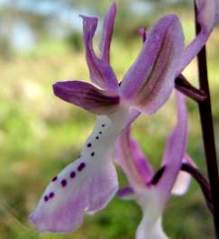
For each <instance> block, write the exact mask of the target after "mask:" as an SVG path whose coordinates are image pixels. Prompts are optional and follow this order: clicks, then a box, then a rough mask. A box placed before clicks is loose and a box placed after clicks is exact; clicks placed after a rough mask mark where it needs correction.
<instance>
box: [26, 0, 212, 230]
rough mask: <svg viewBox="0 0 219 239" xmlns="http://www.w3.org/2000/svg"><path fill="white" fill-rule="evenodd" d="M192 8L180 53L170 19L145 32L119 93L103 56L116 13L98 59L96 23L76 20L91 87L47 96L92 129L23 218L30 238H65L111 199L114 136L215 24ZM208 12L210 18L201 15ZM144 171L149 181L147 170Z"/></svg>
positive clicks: (166, 179) (164, 96) (160, 91)
mask: <svg viewBox="0 0 219 239" xmlns="http://www.w3.org/2000/svg"><path fill="white" fill-rule="evenodd" d="M197 2H198V3H200V4H198V10H199V12H198V13H199V14H198V15H199V23H200V24H201V29H202V31H201V33H200V34H199V35H198V36H197V37H196V38H195V39H194V41H193V42H192V43H191V44H190V45H189V46H188V47H187V48H186V50H185V49H184V36H183V32H182V28H181V24H180V22H179V19H178V17H177V16H176V15H167V16H164V17H162V18H161V19H160V20H158V22H157V23H156V24H155V25H154V26H153V27H152V28H151V29H150V30H149V31H148V32H147V39H146V41H145V42H144V45H143V48H142V50H141V52H140V53H139V56H138V57H137V59H136V61H135V62H134V64H133V65H132V66H131V67H130V69H129V70H128V72H127V73H126V74H125V76H124V79H123V80H122V83H121V85H120V86H119V83H118V81H117V77H116V75H115V73H114V71H113V69H112V66H111V65H110V54H109V53H110V44H111V39H112V34H113V26H114V21H115V16H116V5H115V4H112V6H111V7H110V9H109V11H108V13H107V15H106V17H105V20H104V26H103V34H102V40H101V44H100V52H101V53H100V56H97V55H96V53H95V52H94V49H93V37H94V34H95V31H96V28H97V22H98V20H97V18H96V17H85V16H82V20H83V28H84V45H85V51H86V60H87V65H88V68H89V72H90V79H91V81H92V82H93V83H94V85H93V84H90V83H87V82H82V81H65V82H57V83H55V84H54V86H53V89H54V93H55V95H56V96H58V97H60V98H61V99H63V100H64V101H67V102H69V103H71V104H74V105H77V106H79V107H82V108H84V109H86V110H87V111H90V112H92V113H95V114H96V115H97V123H96V126H95V128H94V130H93V132H92V134H91V135H90V136H89V138H88V139H87V141H86V143H85V145H84V147H83V148H82V151H81V155H80V158H78V159H76V160H75V161H73V162H72V163H70V164H69V165H68V166H67V167H66V168H65V169H63V170H62V171H61V173H59V174H58V175H57V176H56V177H54V178H53V180H52V181H51V182H50V183H49V185H48V187H47V188H46V190H45V192H44V193H43V195H42V197H41V199H40V202H39V204H38V205H37V207H36V209H35V210H34V212H33V213H32V214H31V216H30V220H31V222H32V223H33V224H34V225H35V226H36V227H37V229H38V230H40V231H52V232H68V231H73V230H75V229H76V228H78V227H79V226H80V224H81V223H82V221H83V217H84V215H85V214H86V213H88V214H89V213H94V212H96V211H98V210H101V209H103V208H104V207H105V206H106V205H107V203H108V202H109V201H110V200H111V199H112V197H113V196H114V195H115V193H116V192H117V191H118V180H117V174H116V170H115V167H114V164H113V160H112V152H113V149H114V144H115V142H116V140H117V138H118V136H119V135H120V134H121V132H122V131H123V130H124V129H125V128H126V127H127V125H128V124H130V123H131V122H132V121H133V120H134V119H135V118H137V117H138V115H139V114H140V113H141V112H143V113H146V114H152V113H155V112H156V111H157V110H158V109H159V108H160V107H162V105H163V104H164V103H165V102H166V101H167V100H168V98H169V96H170V94H171V92H172V91H173V89H174V82H175V78H176V77H177V76H178V75H179V74H180V73H181V71H182V70H183V69H184V68H185V67H186V66H187V65H188V64H189V62H190V61H191V60H192V59H193V58H194V57H195V56H196V55H197V53H198V52H199V51H200V49H201V48H202V46H203V45H204V44H205V42H206V41H207V39H208V36H209V34H210V32H211V31H212V29H213V26H214V24H215V19H216V17H215V14H214V11H213V10H214V8H213V7H212V6H213V5H214V1H213V0H212V1H204V0H203V1H201V0H200V1H197ZM208 9H210V10H211V14H209V13H208V12H207V11H208ZM95 85H96V86H95ZM182 111H184V110H182ZM180 112H181V111H180ZM180 114H183V113H180ZM183 119H184V117H183V118H182V119H179V122H178V126H177V128H176V129H175V131H174V132H173V134H172V135H171V136H170V139H169V141H168V144H173V142H174V144H175V147H170V146H167V150H166V153H165V155H168V157H169V156H170V155H171V158H167V156H164V158H165V160H166V161H165V163H167V165H170V164H171V165H170V166H168V167H166V168H165V171H164V173H163V175H162V180H160V181H159V183H158V184H157V185H156V190H155V195H154V196H155V197H157V192H159V193H161V192H162V203H161V204H160V205H158V204H157V203H156V202H154V204H153V205H152V206H153V207H158V208H154V209H151V210H155V211H157V212H156V213H155V216H157V215H158V214H159V213H160V211H162V210H161V209H162V207H163V205H165V202H166V201H167V199H168V197H169V192H170V190H171V189H172V186H173V183H174V180H175V177H176V175H177V173H178V170H179V167H180V163H179V161H180V162H181V159H182V156H183V153H184V151H185V128H186V125H185V122H184V120H183ZM182 121H183V122H182ZM175 141H176V142H175ZM147 170H148V173H149V174H150V173H151V169H149V168H148V169H147ZM149 174H145V176H144V177H148V176H149ZM137 176H138V175H136V177H137ZM173 179H174V180H173ZM130 180H131V179H130ZM136 180H137V179H136ZM140 180H142V179H140ZM154 196H153V197H154ZM141 199H143V197H141ZM143 201H144V200H143ZM143 201H142V202H141V203H142V205H144V202H143ZM145 203H147V202H146V201H145ZM155 216H154V217H155ZM150 220H152V219H150ZM153 220H154V219H153Z"/></svg>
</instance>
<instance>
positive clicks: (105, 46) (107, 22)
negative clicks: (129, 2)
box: [100, 3, 117, 63]
mask: <svg viewBox="0 0 219 239" xmlns="http://www.w3.org/2000/svg"><path fill="white" fill-rule="evenodd" d="M116 12H117V9H116V3H113V4H112V5H111V7H110V8H109V10H108V12H107V14H106V16H105V19H104V24H103V33H102V40H101V45H100V51H101V59H103V60H104V61H105V62H107V63H109V62H110V44H111V41H112V35H113V27H114V23H115V17H116Z"/></svg>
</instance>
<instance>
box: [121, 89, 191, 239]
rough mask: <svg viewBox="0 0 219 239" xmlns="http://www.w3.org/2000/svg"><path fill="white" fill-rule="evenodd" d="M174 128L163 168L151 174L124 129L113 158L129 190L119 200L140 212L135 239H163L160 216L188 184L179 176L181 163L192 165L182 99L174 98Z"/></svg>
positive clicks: (148, 164)
mask: <svg viewBox="0 0 219 239" xmlns="http://www.w3.org/2000/svg"><path fill="white" fill-rule="evenodd" d="M177 110H178V114H177V125H176V127H175V128H174V130H173V131H172V132H171V134H170V136H169V137H168V138H167V142H166V147H165V150H164V155H163V160H162V167H161V169H160V170H159V171H158V172H157V173H154V170H153V169H152V166H151V164H150V163H149V160H148V159H147V158H146V157H145V156H144V154H143V152H142V151H141V149H140V147H139V145H138V144H137V142H136V141H135V140H134V139H133V138H131V136H130V127H127V128H126V129H125V130H124V131H123V133H122V134H121V135H120V137H119V138H118V141H117V145H116V146H117V147H116V149H117V150H116V151H117V153H116V156H117V157H116V158H117V162H118V163H119V165H120V166H121V167H122V169H123V171H124V172H125V174H126V176H127V178H128V180H129V183H130V186H131V188H129V187H128V188H125V189H123V190H120V191H119V193H118V194H119V195H120V196H121V197H123V198H124V197H127V196H128V197H130V195H131V196H132V197H131V198H133V199H135V200H136V201H137V203H138V204H139V205H140V207H141V208H142V213H143V219H142V221H141V223H140V225H139V227H138V230H137V233H136V239H145V238H147V239H155V238H156V239H166V238H168V237H167V236H166V235H165V233H164V232H163V229H162V225H161V218H162V212H163V210H164V208H165V205H166V203H167V201H168V199H169V198H170V195H171V193H172V194H176V195H182V194H184V193H185V192H186V190H187V188H188V185H189V183H190V179H191V177H190V175H189V174H187V173H185V172H182V171H181V172H180V168H181V166H182V164H183V162H187V163H191V159H190V157H189V156H188V155H187V154H186V153H185V152H186V143H187V111H186V105H185V98H184V96H183V95H181V94H180V93H178V94H177Z"/></svg>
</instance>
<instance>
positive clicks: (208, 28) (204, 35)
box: [177, 0, 219, 74]
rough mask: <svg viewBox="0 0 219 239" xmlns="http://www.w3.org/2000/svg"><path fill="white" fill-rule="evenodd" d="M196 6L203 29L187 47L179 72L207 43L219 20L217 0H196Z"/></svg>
mask: <svg viewBox="0 0 219 239" xmlns="http://www.w3.org/2000/svg"><path fill="white" fill-rule="evenodd" d="M196 6H197V18H198V23H199V25H200V28H201V30H200V32H199V34H198V35H197V36H196V37H195V39H194V40H193V41H192V42H191V43H190V44H189V46H188V47H187V48H186V50H185V53H184V56H183V60H182V63H181V65H180V67H179V69H178V71H177V72H178V74H180V73H181V72H182V71H183V70H184V68H185V67H186V66H187V65H188V64H189V63H190V62H191V60H192V59H193V58H194V57H195V56H196V55H197V54H198V53H199V51H200V50H201V49H202V47H203V46H204V45H205V43H206V41H207V40H208V38H209V35H210V33H211V32H212V30H213V28H214V26H215V24H216V21H217V16H216V11H217V9H218V7H219V4H217V3H216V0H196ZM217 6H218V7H217Z"/></svg>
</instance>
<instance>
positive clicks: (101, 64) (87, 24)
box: [81, 16, 118, 92]
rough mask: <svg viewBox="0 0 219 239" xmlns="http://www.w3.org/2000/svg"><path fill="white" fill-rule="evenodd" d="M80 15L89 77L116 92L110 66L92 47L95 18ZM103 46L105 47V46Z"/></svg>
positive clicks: (116, 88) (116, 86) (114, 77)
mask: <svg viewBox="0 0 219 239" xmlns="http://www.w3.org/2000/svg"><path fill="white" fill-rule="evenodd" d="M81 17H82V19H83V29H84V45H85V51H86V60H87V64H88V68H89V72H90V78H91V80H92V81H93V82H94V83H95V84H97V85H98V86H100V87H101V88H102V89H105V90H108V91H110V92H117V90H118V83H117V79H116V75H115V73H114V72H113V69H112V67H111V66H110V65H109V64H108V62H106V61H105V60H104V59H100V58H98V57H97V56H96V54H95V52H94V49H93V37H94V34H95V31H96V28H97V18H96V17H86V16H81ZM108 37H109V36H108ZM104 47H105V48H107V46H104ZM105 51H106V49H105ZM105 54H106V53H105Z"/></svg>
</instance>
